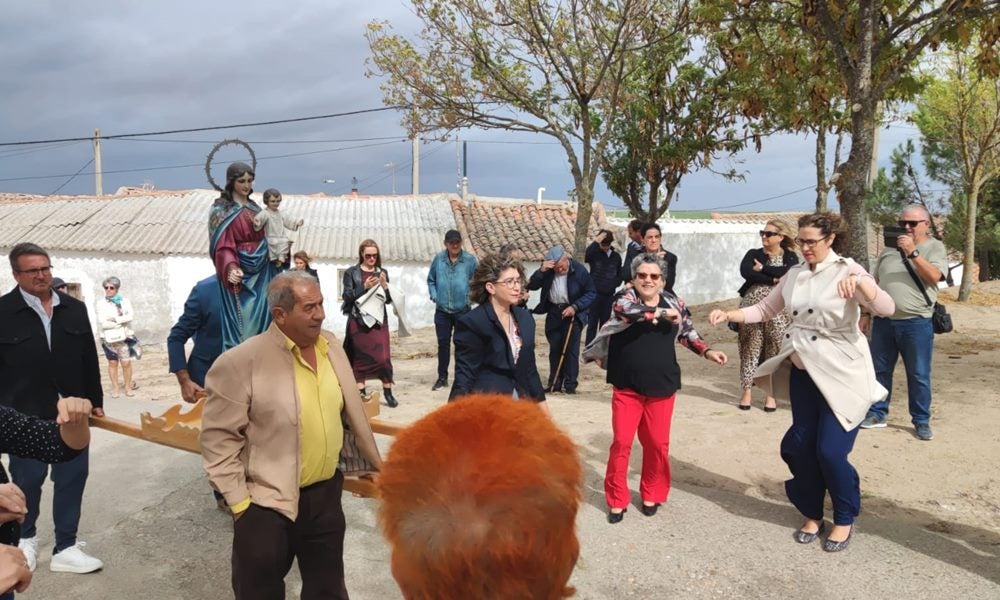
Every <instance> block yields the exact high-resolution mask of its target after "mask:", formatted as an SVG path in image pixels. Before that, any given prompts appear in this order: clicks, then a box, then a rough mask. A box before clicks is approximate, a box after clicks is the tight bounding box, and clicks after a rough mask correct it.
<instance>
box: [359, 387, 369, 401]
mask: <svg viewBox="0 0 1000 600" xmlns="http://www.w3.org/2000/svg"><path fill="white" fill-rule="evenodd" d="M358 393H359V394H361V399H362V400H364V399H365V397H366V396H368V390H367V389H365V388H361V389H360V390H358Z"/></svg>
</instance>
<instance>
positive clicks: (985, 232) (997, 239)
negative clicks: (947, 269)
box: [944, 179, 1000, 281]
mask: <svg viewBox="0 0 1000 600" xmlns="http://www.w3.org/2000/svg"><path fill="white" fill-rule="evenodd" d="M979 200H980V202H979V217H978V218H977V219H976V240H975V247H976V256H977V258H978V263H979V278H980V280H983V281H985V280H989V279H993V278H994V276H995V274H997V273H1000V180H997V179H993V180H991V181H989V182H988V183H987V184H986V185H985V186H984V187H983V189H982V191H981V192H980V195H979ZM949 202H950V204H951V212H949V213H948V219H947V220H946V221H945V226H944V243H945V244H946V245H947V246H948V247H949V248H964V247H965V243H966V232H967V229H968V225H967V215H966V212H967V210H968V200H967V199H966V198H965V194H963V193H961V192H958V193H955V194H952V196H951V197H950V198H949Z"/></svg>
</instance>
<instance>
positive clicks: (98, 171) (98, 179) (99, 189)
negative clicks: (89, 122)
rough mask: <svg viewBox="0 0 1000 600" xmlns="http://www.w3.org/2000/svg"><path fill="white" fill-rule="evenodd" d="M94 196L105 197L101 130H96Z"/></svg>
mask: <svg viewBox="0 0 1000 600" xmlns="http://www.w3.org/2000/svg"><path fill="white" fill-rule="evenodd" d="M94 194H95V195H97V196H103V195H104V181H103V170H102V168H101V130H100V129H95V130H94Z"/></svg>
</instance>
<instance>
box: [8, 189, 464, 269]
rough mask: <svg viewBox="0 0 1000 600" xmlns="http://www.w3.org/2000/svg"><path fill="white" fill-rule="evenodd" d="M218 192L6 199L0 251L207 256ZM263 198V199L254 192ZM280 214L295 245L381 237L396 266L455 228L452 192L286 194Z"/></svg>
mask: <svg viewBox="0 0 1000 600" xmlns="http://www.w3.org/2000/svg"><path fill="white" fill-rule="evenodd" d="M217 196H218V193H217V192H214V191H212V190H186V191H163V190H156V191H150V192H148V193H144V192H143V191H142V190H135V189H128V190H126V191H125V193H123V194H122V195H115V196H101V197H94V196H52V197H48V196H29V195H21V194H16V195H15V194H0V247H3V248H9V247H11V246H13V245H14V244H16V243H18V242H21V241H32V242H34V243H36V244H40V245H41V246H43V247H45V248H48V249H51V250H73V251H81V252H107V253H113V254H124V253H129V254H131V253H135V254H160V255H168V254H186V255H197V254H203V253H207V252H208V229H207V223H208V212H209V208H210V207H211V205H212V202H213V201H214V200H215V198H216V197H217ZM254 199H255V200H258V201H259V194H255V195H254ZM284 200H285V201H284V204H283V205H282V212H286V211H287V213H288V214H290V215H292V216H294V217H298V218H302V219H304V220H305V225H303V227H302V229H301V230H300V231H299V239H298V242H297V243H296V247H297V248H299V249H303V250H306V251H307V252H308V253H309V254H310V255H312V256H314V257H316V258H325V259H355V258H356V256H357V248H358V243H359V242H360V241H361V240H363V239H365V238H372V239H374V240H376V241H377V242H378V243H379V245H380V247H381V248H382V251H383V252H384V253H385V255H386V257H387V258H388V259H390V260H393V261H404V262H405V261H420V262H425V261H429V260H430V259H431V258H433V256H434V254H435V253H437V252H438V251H439V250H440V249H441V240H442V239H444V233H445V232H446V231H447V230H449V229H453V228H455V217H454V214H453V212H452V207H451V204H450V202H449V201H448V200H449V196H448V195H447V194H428V195H421V196H402V197H371V198H358V197H351V196H337V197H330V196H297V195H291V194H288V195H285V196H284Z"/></svg>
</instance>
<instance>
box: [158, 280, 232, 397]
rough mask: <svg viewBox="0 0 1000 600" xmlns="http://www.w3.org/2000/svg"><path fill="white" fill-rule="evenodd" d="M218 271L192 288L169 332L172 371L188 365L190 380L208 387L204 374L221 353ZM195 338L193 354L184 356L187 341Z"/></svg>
mask: <svg viewBox="0 0 1000 600" xmlns="http://www.w3.org/2000/svg"><path fill="white" fill-rule="evenodd" d="M220 293H221V292H220V290H219V282H218V280H217V279H216V278H215V275H212V276H211V277H206V278H205V279H202V280H201V281H199V282H198V283H196V284H195V286H194V287H193V288H191V293H190V294H189V295H188V298H187V300H186V301H185V302H184V313H183V314H182V315H181V317H180V318H179V319H177V323H175V324H174V326H173V327H172V328H171V329H170V335H168V336H167V356H168V357H169V359H170V372H171V373H176V372H177V371H180V370H181V369H187V372H188V375H189V376H190V377H191V381H194V382H195V383H197V384H198V385H200V386H202V387H205V374H206V373H208V369H209V368H211V366H212V363H214V362H215V359H217V358H219V355H220V354H222V298H221V296H220ZM192 338H194V348H193V349H192V350H191V356H190V357H188V358H185V356H184V344H185V343H187V341H188V340H189V339H192Z"/></svg>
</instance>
